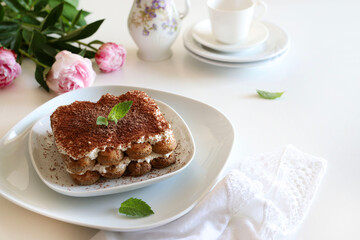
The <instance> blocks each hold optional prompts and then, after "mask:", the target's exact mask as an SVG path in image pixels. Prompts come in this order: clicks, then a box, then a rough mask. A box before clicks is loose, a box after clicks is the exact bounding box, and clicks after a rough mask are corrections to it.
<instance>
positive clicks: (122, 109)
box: [108, 101, 133, 124]
mask: <svg viewBox="0 0 360 240" xmlns="http://www.w3.org/2000/svg"><path fill="white" fill-rule="evenodd" d="M132 103H133V102H132V101H127V102H121V103H118V104H116V105H115V106H114V107H113V108H112V109H111V111H110V113H109V116H108V119H109V120H110V121H114V122H115V123H116V124H117V120H119V119H121V118H123V117H125V115H126V114H127V112H128V111H129V110H130V108H131V105H132Z"/></svg>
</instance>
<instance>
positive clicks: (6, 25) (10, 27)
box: [0, 22, 20, 33]
mask: <svg viewBox="0 0 360 240" xmlns="http://www.w3.org/2000/svg"><path fill="white" fill-rule="evenodd" d="M19 27H20V25H19V24H18V23H15V22H0V33H2V32H15V31H17V30H18V29H19Z"/></svg>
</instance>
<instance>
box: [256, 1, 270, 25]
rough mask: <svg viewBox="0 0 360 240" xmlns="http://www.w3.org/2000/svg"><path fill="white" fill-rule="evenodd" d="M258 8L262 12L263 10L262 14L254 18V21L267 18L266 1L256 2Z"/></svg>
mask: <svg viewBox="0 0 360 240" xmlns="http://www.w3.org/2000/svg"><path fill="white" fill-rule="evenodd" d="M258 7H260V8H262V10H261V12H260V13H259V14H257V15H256V16H254V19H253V21H259V20H261V19H262V18H263V17H264V16H265V14H266V12H267V5H266V3H265V2H264V1H261V0H257V1H256V8H258Z"/></svg>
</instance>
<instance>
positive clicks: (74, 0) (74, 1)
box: [65, 0, 79, 7]
mask: <svg viewBox="0 0 360 240" xmlns="http://www.w3.org/2000/svg"><path fill="white" fill-rule="evenodd" d="M65 2H67V3H69V4H71V5H72V6H74V7H77V6H78V5H79V0H65Z"/></svg>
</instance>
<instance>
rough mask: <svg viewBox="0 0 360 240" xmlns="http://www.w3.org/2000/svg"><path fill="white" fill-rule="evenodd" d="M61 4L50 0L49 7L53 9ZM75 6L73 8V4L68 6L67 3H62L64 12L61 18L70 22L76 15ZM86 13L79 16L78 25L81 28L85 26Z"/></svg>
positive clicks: (57, 0)
mask: <svg viewBox="0 0 360 240" xmlns="http://www.w3.org/2000/svg"><path fill="white" fill-rule="evenodd" d="M61 2H63V1H62V0H50V1H49V5H50V7H54V6H56V5H57V4H59V3H61ZM76 8H77V6H74V5H73V4H70V3H69V2H66V1H65V2H64V10H63V14H62V15H63V16H64V17H65V18H66V19H67V20H68V21H72V20H73V19H74V17H75V16H76V14H77V13H78V10H77V9H76ZM87 14H88V12H85V11H84V12H83V13H82V14H81V17H80V19H79V22H78V25H79V26H83V25H86V21H85V17H86V16H87Z"/></svg>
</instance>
